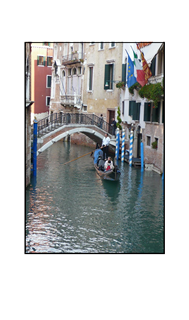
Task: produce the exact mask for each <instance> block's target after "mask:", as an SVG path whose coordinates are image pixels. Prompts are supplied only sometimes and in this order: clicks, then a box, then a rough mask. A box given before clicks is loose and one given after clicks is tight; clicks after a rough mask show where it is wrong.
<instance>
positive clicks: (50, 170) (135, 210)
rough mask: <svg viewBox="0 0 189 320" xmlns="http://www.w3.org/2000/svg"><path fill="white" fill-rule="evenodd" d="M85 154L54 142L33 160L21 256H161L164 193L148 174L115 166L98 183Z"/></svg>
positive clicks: (75, 147)
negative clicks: (113, 177) (113, 175)
mask: <svg viewBox="0 0 189 320" xmlns="http://www.w3.org/2000/svg"><path fill="white" fill-rule="evenodd" d="M89 151H91V148H89V147H85V146H78V145H73V144H70V143H67V142H61V141H59V142H57V143H55V144H53V145H52V146H51V147H50V148H48V149H47V150H45V151H44V152H43V153H41V154H40V155H39V156H38V160H37V178H36V179H34V178H32V180H31V186H30V187H29V188H28V189H27V190H26V219H25V222H26V253H164V189H163V182H162V179H161V176H160V175H158V174H157V173H155V172H153V171H144V172H143V173H141V171H140V168H139V169H138V168H133V167H132V168H130V167H129V165H128V164H127V163H123V164H121V163H120V162H119V166H120V171H121V178H120V181H118V182H112V181H102V180H101V179H100V178H99V176H98V175H97V173H96V171H95V169H94V168H93V161H92V158H91V157H90V155H89V156H85V157H83V158H81V159H79V160H77V161H74V162H71V163H69V164H67V165H64V163H65V162H67V161H69V160H72V159H74V158H76V157H79V156H81V155H83V154H85V153H87V152H89Z"/></svg>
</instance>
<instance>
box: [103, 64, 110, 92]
mask: <svg viewBox="0 0 189 320" xmlns="http://www.w3.org/2000/svg"><path fill="white" fill-rule="evenodd" d="M109 78H110V65H109V64H105V73H104V90H107V89H109V88H110V79H109ZM106 84H107V85H106Z"/></svg>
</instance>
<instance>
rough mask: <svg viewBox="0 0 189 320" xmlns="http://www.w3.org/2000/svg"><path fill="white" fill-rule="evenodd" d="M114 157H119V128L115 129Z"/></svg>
mask: <svg viewBox="0 0 189 320" xmlns="http://www.w3.org/2000/svg"><path fill="white" fill-rule="evenodd" d="M115 158H116V159H117V160H118V159H119V128H117V129H116V152H115Z"/></svg>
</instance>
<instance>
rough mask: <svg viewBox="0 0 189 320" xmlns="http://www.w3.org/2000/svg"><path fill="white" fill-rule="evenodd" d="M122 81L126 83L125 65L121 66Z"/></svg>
mask: <svg viewBox="0 0 189 320" xmlns="http://www.w3.org/2000/svg"><path fill="white" fill-rule="evenodd" d="M122 81H124V82H126V64H125V63H124V64H122Z"/></svg>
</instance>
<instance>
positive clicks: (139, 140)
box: [137, 133, 142, 158]
mask: <svg viewBox="0 0 189 320" xmlns="http://www.w3.org/2000/svg"><path fill="white" fill-rule="evenodd" d="M141 141H142V133H138V141H137V158H141V146H140V143H141Z"/></svg>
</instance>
